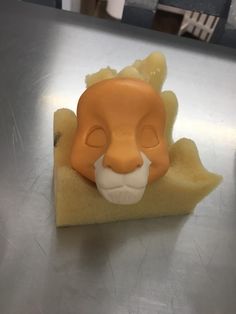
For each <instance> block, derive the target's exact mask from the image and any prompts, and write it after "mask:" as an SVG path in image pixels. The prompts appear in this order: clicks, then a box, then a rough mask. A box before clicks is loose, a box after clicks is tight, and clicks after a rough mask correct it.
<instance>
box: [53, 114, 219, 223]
mask: <svg viewBox="0 0 236 314" xmlns="http://www.w3.org/2000/svg"><path fill="white" fill-rule="evenodd" d="M76 125H77V119H76V116H75V114H74V113H73V112H72V111H70V110H68V109H60V110H58V111H57V112H56V113H55V116H54V132H55V133H54V134H55V148H54V152H55V153H54V161H55V164H54V167H55V168H54V183H55V201H56V224H57V226H69V225H79V224H93V223H104V222H111V221H118V220H128V219H139V218H148V217H158V216H167V215H180V214H187V213H190V212H191V211H192V210H193V208H194V207H195V206H196V204H197V203H198V202H199V201H201V200H202V199H203V198H204V197H205V196H206V195H207V194H208V193H210V192H211V191H212V190H213V189H214V188H215V187H216V186H217V185H218V184H219V183H220V181H221V177H220V176H218V175H216V174H213V173H210V172H208V171H207V170H206V169H205V168H204V167H203V166H202V164H201V161H200V159H199V155H198V151H197V148H196V145H195V144H194V142H193V141H191V140H189V139H184V138H183V139H181V140H179V141H177V142H176V143H175V144H173V145H171V147H170V158H171V167H170V169H169V171H168V172H167V174H166V175H165V176H164V177H163V178H162V179H160V180H159V181H157V182H154V183H153V184H151V185H150V186H148V187H147V189H146V191H145V194H144V197H143V199H142V200H141V201H140V202H139V203H138V204H134V205H115V204H111V203H109V202H107V201H106V200H105V199H104V198H103V197H102V196H101V194H100V193H99V192H98V191H97V188H96V185H95V184H94V183H92V182H90V181H89V180H87V179H85V178H83V177H82V176H80V175H79V174H78V173H77V172H75V171H74V170H73V169H72V168H71V167H70V163H69V155H70V149H71V146H72V142H73V136H74V133H75V130H76Z"/></svg>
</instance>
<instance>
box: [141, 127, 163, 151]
mask: <svg viewBox="0 0 236 314" xmlns="http://www.w3.org/2000/svg"><path fill="white" fill-rule="evenodd" d="M140 144H141V146H142V147H144V148H153V147H155V146H157V145H158V144H159V140H158V136H157V134H156V131H155V129H154V128H153V127H151V126H145V127H144V128H143V129H142V132H141V136H140Z"/></svg>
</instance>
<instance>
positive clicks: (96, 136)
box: [86, 127, 107, 147]
mask: <svg viewBox="0 0 236 314" xmlns="http://www.w3.org/2000/svg"><path fill="white" fill-rule="evenodd" d="M106 142H107V138H106V134H105V132H104V130H103V129H102V128H100V127H95V128H93V129H92V130H91V131H90V133H89V134H88V136H87V138H86V144H87V145H88V146H90V147H103V146H105V145H106Z"/></svg>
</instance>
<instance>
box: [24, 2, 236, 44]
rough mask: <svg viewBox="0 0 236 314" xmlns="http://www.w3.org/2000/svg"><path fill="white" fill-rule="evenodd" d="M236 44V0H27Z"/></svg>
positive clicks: (79, 12) (205, 40)
mask: <svg viewBox="0 0 236 314" xmlns="http://www.w3.org/2000/svg"><path fill="white" fill-rule="evenodd" d="M23 1H25V2H32V3H36V4H41V5H46V6H51V7H55V8H58V9H62V10H67V11H73V12H77V13H78V14H86V15H90V16H96V17H98V18H102V19H110V20H114V21H120V22H121V23H127V24H131V25H135V26H139V27H145V28H149V29H153V30H157V31H161V32H166V33H171V34H174V35H176V36H184V37H190V38H193V39H196V40H200V41H204V42H212V43H215V44H220V45H224V46H228V47H232V48H236V0H107V1H104V0H23Z"/></svg>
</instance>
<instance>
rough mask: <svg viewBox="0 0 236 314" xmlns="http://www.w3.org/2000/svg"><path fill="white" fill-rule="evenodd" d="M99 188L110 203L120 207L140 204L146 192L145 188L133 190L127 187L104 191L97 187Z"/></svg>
mask: <svg viewBox="0 0 236 314" xmlns="http://www.w3.org/2000/svg"><path fill="white" fill-rule="evenodd" d="M97 188H98V190H99V192H100V193H101V194H102V196H103V197H104V198H105V199H106V200H107V201H108V202H110V203H113V204H120V205H130V204H136V203H138V202H139V201H140V200H141V199H142V197H143V194H144V191H145V187H143V188H133V187H129V186H127V185H124V186H120V187H117V188H111V189H103V188H101V187H99V185H97Z"/></svg>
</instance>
